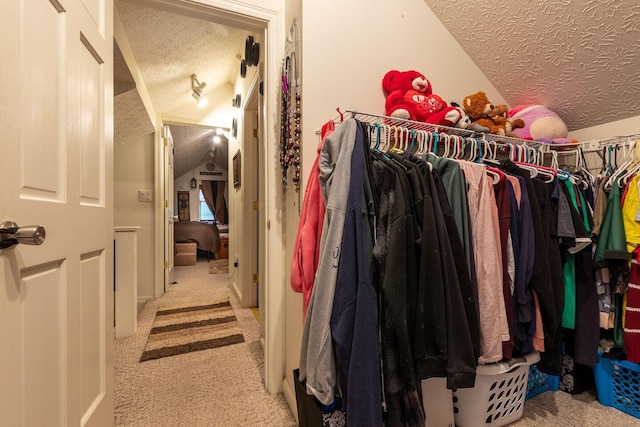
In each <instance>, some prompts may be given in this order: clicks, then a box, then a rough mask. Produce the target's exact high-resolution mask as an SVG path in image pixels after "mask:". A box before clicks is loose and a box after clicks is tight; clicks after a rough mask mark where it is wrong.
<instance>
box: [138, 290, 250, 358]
mask: <svg viewBox="0 0 640 427" xmlns="http://www.w3.org/2000/svg"><path fill="white" fill-rule="evenodd" d="M241 342H244V337H243V336H242V331H241V329H240V325H239V324H238V319H236V316H235V314H234V313H233V308H232V307H231V303H230V302H229V301H223V302H217V303H213V304H207V305H198V306H194V307H177V308H167V309H162V310H158V312H157V313H156V317H155V319H154V320H153V325H152V326H151V332H150V333H149V338H148V339H147V345H146V346H145V349H144V352H143V353H142V356H141V357H140V361H141V362H145V361H147V360H153V359H160V358H161V357H168V356H176V355H178V354H184V353H190V352H192V351H200V350H207V349H210V348H217V347H223V346H226V345H231V344H239V343H241Z"/></svg>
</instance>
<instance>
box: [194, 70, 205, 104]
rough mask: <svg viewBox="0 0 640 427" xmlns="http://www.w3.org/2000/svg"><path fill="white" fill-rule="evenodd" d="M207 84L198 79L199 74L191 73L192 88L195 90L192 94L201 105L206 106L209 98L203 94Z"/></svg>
mask: <svg viewBox="0 0 640 427" xmlns="http://www.w3.org/2000/svg"><path fill="white" fill-rule="evenodd" d="M206 86H207V84H206V83H205V82H200V81H198V76H196V75H195V74H191V90H193V93H192V94H191V96H193V99H195V100H196V102H197V103H198V105H199V106H200V107H204V106H205V105H206V104H207V98H205V97H203V96H202V91H203V90H204V88H205V87H206Z"/></svg>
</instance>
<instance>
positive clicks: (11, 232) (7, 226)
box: [0, 221, 47, 249]
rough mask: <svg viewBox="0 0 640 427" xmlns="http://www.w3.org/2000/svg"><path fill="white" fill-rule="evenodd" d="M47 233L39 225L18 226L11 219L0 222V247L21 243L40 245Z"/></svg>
mask: <svg viewBox="0 0 640 427" xmlns="http://www.w3.org/2000/svg"><path fill="white" fill-rule="evenodd" d="M46 236H47V233H46V232H45V229H44V227H43V226H41V225H27V226H25V227H19V226H18V224H16V223H15V222H13V221H5V222H3V223H2V224H0V249H7V248H10V247H12V246H15V245H17V244H18V243H22V244H23V245H41V244H43V243H44V239H45V238H46Z"/></svg>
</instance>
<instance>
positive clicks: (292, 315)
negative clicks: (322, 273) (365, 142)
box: [282, 0, 318, 417]
mask: <svg viewBox="0 0 640 427" xmlns="http://www.w3.org/2000/svg"><path fill="white" fill-rule="evenodd" d="M307 3H308V2H307ZM305 6H306V4H305ZM285 17H286V18H285V30H287V31H289V29H290V28H291V26H292V23H293V20H294V19H295V20H296V23H297V25H298V28H299V30H300V34H302V27H303V25H304V22H302V1H301V0H287V2H286V13H285ZM291 34H292V36H293V37H295V33H294V32H293V31H292V32H291ZM305 37H307V35H305ZM309 37H313V36H312V35H309ZM297 54H298V55H299V56H298V61H300V63H302V61H303V60H304V52H303V51H302V41H300V45H299V48H298V49H297ZM314 102H315V101H314V100H310V103H314ZM301 105H302V108H303V109H304V107H305V106H306V105H307V102H306V98H305V102H302V104H301ZM304 111H306V109H305V110H304ZM304 118H305V120H306V116H304ZM313 138H314V139H311V140H308V139H305V142H306V141H310V142H309V144H308V146H316V145H317V141H318V138H317V137H316V136H315V135H314V136H313ZM301 156H303V154H302V153H301ZM312 161H313V160H310V161H309V163H310V162H312ZM302 166H303V168H302V171H301V177H302V179H303V182H301V183H300V188H301V190H300V192H296V191H293V189H294V184H293V181H292V180H291V177H292V173H291V169H290V172H289V179H288V184H287V187H288V191H287V192H286V193H285V194H284V198H285V203H284V209H283V218H284V220H283V224H284V239H285V251H284V254H283V256H284V261H285V274H286V276H285V285H284V286H285V307H286V308H287V309H286V311H285V313H284V316H285V319H284V325H285V334H284V336H285V375H286V376H285V378H284V380H283V385H282V390H283V393H284V395H285V397H286V399H287V401H288V402H289V406H290V407H291V409H292V412H293V413H294V415H295V416H296V417H297V416H298V413H297V411H296V397H295V389H294V386H293V376H292V372H293V370H294V369H296V368H298V367H299V360H300V341H301V338H302V324H303V319H302V294H299V293H296V292H293V291H292V290H291V285H290V283H291V282H290V280H291V277H290V273H289V272H290V264H291V257H292V253H293V241H294V239H295V236H296V232H297V228H298V220H299V217H300V202H301V201H302V200H301V199H302V197H303V195H304V187H303V185H304V183H305V182H306V177H307V175H308V174H309V170H310V168H309V167H308V163H307V168H306V169H305V168H304V166H305V163H304V162H303V164H302Z"/></svg>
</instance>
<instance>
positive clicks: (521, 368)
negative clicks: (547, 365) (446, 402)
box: [453, 352, 540, 427]
mask: <svg viewBox="0 0 640 427" xmlns="http://www.w3.org/2000/svg"><path fill="white" fill-rule="evenodd" d="M539 360H540V354H539V353H538V352H534V353H531V354H528V355H527V356H525V357H520V358H516V359H511V361H509V363H507V362H500V363H492V364H490V365H480V366H478V368H477V369H476V384H475V387H473V388H465V389H462V388H461V389H458V390H457V391H455V392H453V413H454V418H455V422H456V426H458V427H479V426H503V425H506V424H509V423H512V422H514V421H516V420H517V419H519V418H520V417H522V413H523V411H524V401H525V395H526V393H527V380H528V379H529V366H531V365H533V364H534V363H537V362H538V361H539Z"/></svg>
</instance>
